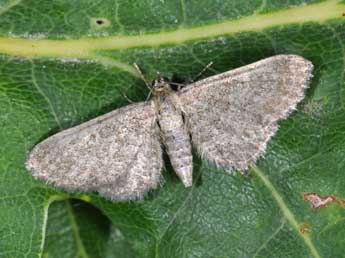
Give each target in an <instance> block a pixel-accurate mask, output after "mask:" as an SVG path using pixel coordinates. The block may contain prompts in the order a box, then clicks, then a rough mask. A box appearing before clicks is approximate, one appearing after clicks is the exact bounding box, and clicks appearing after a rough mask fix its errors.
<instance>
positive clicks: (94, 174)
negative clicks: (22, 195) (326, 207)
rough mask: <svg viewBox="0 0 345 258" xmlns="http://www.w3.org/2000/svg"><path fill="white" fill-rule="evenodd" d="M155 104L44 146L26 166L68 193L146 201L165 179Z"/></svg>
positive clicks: (71, 131)
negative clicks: (145, 198) (161, 180)
mask: <svg viewBox="0 0 345 258" xmlns="http://www.w3.org/2000/svg"><path fill="white" fill-rule="evenodd" d="M156 126H157V124H156V121H155V111H154V107H153V106H152V105H151V103H138V104H133V105H129V106H126V107H123V108H120V109H117V110H115V111H112V112H110V113H108V114H105V115H103V116H100V117H97V118H95V119H93V120H90V121H88V122H86V123H83V124H81V125H79V126H76V127H73V128H71V129H67V130H65V131H62V132H60V133H58V134H56V135H53V136H51V137H50V138H48V139H46V140H45V141H43V142H42V143H39V144H38V145H37V146H35V148H34V149H33V150H32V152H31V153H30V155H29V158H28V160H27V162H26V166H27V168H28V169H29V170H31V172H32V174H33V175H34V176H35V177H38V178H41V179H43V180H45V181H47V182H49V183H53V184H54V185H56V186H59V187H63V188H65V189H66V190H79V191H97V192H99V193H100V194H101V195H103V196H105V197H108V198H110V199H112V200H128V199H136V198H140V197H142V195H143V194H144V193H145V192H147V191H148V190H149V189H151V188H155V187H156V186H157V185H158V184H159V181H160V170H161V168H162V154H161V147H160V143H159V137H158V135H157V134H156V129H157V128H156Z"/></svg>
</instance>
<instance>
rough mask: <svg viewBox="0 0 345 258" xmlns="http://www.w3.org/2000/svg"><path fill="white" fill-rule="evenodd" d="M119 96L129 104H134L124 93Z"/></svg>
mask: <svg viewBox="0 0 345 258" xmlns="http://www.w3.org/2000/svg"><path fill="white" fill-rule="evenodd" d="M121 95H122V96H123V97H124V98H125V99H126V100H127V101H128V102H129V103H131V104H133V103H134V101H133V100H131V99H130V98H129V97H128V96H127V95H126V94H125V93H121Z"/></svg>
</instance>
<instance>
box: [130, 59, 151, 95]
mask: <svg viewBox="0 0 345 258" xmlns="http://www.w3.org/2000/svg"><path fill="white" fill-rule="evenodd" d="M133 66H134V67H135V69H136V70H137V72H138V73H139V75H140V77H141V79H142V80H143V81H144V82H145V85H146V87H147V88H148V89H149V91H150V92H149V94H148V95H147V97H146V100H145V101H148V100H149V98H150V97H151V95H152V87H151V86H150V84H149V83H148V82H147V80H146V78H145V76H144V74H143V73H142V71H141V70H140V68H139V66H138V65H137V63H133Z"/></svg>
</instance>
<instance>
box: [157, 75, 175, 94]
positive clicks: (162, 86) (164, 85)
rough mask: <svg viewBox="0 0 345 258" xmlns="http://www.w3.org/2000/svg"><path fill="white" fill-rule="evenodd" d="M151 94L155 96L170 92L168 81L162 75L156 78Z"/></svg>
mask: <svg viewBox="0 0 345 258" xmlns="http://www.w3.org/2000/svg"><path fill="white" fill-rule="evenodd" d="M152 89H153V92H154V93H156V94H164V93H166V92H168V91H171V86H170V83H169V81H168V80H167V79H166V78H164V77H163V76H162V75H158V78H157V79H156V80H154V81H153V83H152Z"/></svg>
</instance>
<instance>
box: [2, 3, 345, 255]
mask: <svg viewBox="0 0 345 258" xmlns="http://www.w3.org/2000/svg"><path fill="white" fill-rule="evenodd" d="M344 10H345V5H344V4H343V2H339V1H335V0H328V1H321V2H320V1H298V0H294V1H288V2H286V1H257V0H251V1H234V0H228V1H206V0H203V1H194V0H193V1H183V0H182V1H152V0H143V1H110V0H109V1H65V0H59V1H43V0H40V1H20V0H14V1H7V0H4V1H2V2H1V3H0V35H1V37H0V53H1V58H0V257H4V258H10V257H11V258H12V257H49V258H52V257H81V258H87V257H90V258H91V257H143V258H144V257H164V258H166V257H176V258H177V257H179V258H180V257H236V258H241V257H243V258H247V257H253V258H254V257H256V258H267V257H272V258H273V257H274V258H279V257H284V258H286V257H291V258H295V257H312V258H320V257H323V258H326V257H330V258H334V257H336V258H337V257H342V256H343V253H344V251H345V247H344V246H345V243H344V237H343V236H344V235H345V222H344V221H345V220H344V217H345V209H344V199H342V198H345V178H344V176H343V173H344V170H345V162H344V160H345V155H344V153H345V145H344V143H345V134H344V133H343V132H344V130H345V119H344V118H345V115H344V114H345V112H344V111H345V110H344V109H345V106H344V103H345V102H344V99H345V91H344V86H345V85H344V69H345V66H344V54H345V53H344V49H345V36H344V31H345V26H344V25H345V23H344V20H343V16H342V13H343V12H344ZM275 54H298V55H301V56H303V57H305V58H307V59H309V60H311V61H312V62H313V64H314V66H315V70H314V77H313V80H312V84H311V87H310V88H309V89H308V91H307V96H306V98H305V99H304V101H303V102H302V103H301V104H300V105H299V106H298V108H297V111H296V112H294V113H293V114H292V115H291V116H290V117H289V118H288V119H287V120H285V121H282V122H281V123H280V129H279V131H278V133H277V134H276V135H275V136H274V137H273V139H272V140H271V141H270V143H269V146H268V149H267V153H266V154H265V156H264V157H263V158H262V159H260V161H259V162H258V163H257V166H256V167H254V168H252V169H251V170H250V174H249V176H247V177H244V176H242V175H240V174H239V173H233V174H228V173H227V172H226V171H224V170H222V169H217V168H215V167H214V166H213V165H212V164H208V163H207V162H206V161H204V160H201V159H200V158H199V157H198V155H197V154H196V153H195V155H194V161H195V169H194V170H195V171H194V174H195V180H194V181H195V183H194V185H193V187H191V188H187V189H186V188H184V187H183V186H182V184H181V183H180V182H179V180H178V179H177V177H176V176H175V175H174V172H173V171H172V169H171V168H170V166H169V164H167V165H166V169H165V170H164V171H163V172H162V173H163V175H164V178H165V184H164V185H163V186H162V187H161V188H159V189H157V190H155V191H153V192H151V193H150V194H148V195H147V196H146V198H145V199H144V200H143V201H138V202H128V203H112V202H110V201H108V200H105V199H103V198H101V197H99V196H98V195H97V194H93V193H90V194H83V193H73V194H71V193H66V192H63V191H61V190H59V189H55V188H53V187H51V186H49V185H46V184H45V183H44V182H41V181H38V180H35V179H34V178H32V176H31V175H30V173H28V171H26V169H25V168H24V162H25V159H26V156H27V153H28V152H29V151H30V149H31V148H32V147H33V146H34V145H35V144H37V143H38V142H40V141H41V140H43V139H45V138H47V137H48V136H50V135H52V134H54V133H56V132H58V131H61V130H63V129H65V128H69V127H71V126H73V125H76V124H80V123H82V122H84V121H87V120H89V119H91V118H93V117H96V116H98V115H101V114H104V113H106V112H108V111H111V110H113V109H116V108H119V107H121V106H124V105H127V104H128V100H127V98H125V97H124V95H126V96H127V97H128V98H130V99H131V100H133V101H135V102H137V101H144V100H145V99H146V96H147V94H148V91H147V89H146V87H145V85H144V83H143V81H142V80H141V79H140V78H139V76H138V74H137V73H136V71H135V69H134V68H133V66H132V64H133V62H136V63H138V65H139V66H140V67H141V69H142V70H143V73H144V74H145V76H146V77H147V78H148V79H153V78H154V77H155V76H156V72H157V71H159V72H160V73H162V74H164V75H165V76H167V77H173V76H174V77H178V78H180V79H185V80H188V79H191V78H194V77H195V76H196V75H197V74H198V73H199V72H200V71H201V70H202V69H203V68H204V67H205V66H206V65H207V64H208V63H209V62H211V61H212V62H213V63H214V64H213V66H212V67H211V69H209V70H208V71H207V72H206V73H204V74H203V75H202V76H203V77H207V76H210V75H213V74H217V73H220V72H224V71H227V70H230V69H233V68H236V67H240V66H242V65H246V64H249V63H251V62H254V61H257V60H260V59H263V58H265V57H269V56H272V55H275ZM304 193H315V194H317V195H319V196H322V197H327V196H332V197H334V200H335V201H333V202H332V203H330V204H328V205H327V206H324V207H322V208H319V209H313V208H312V207H311V204H310V203H309V202H308V201H306V200H304V198H303V194H304Z"/></svg>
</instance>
